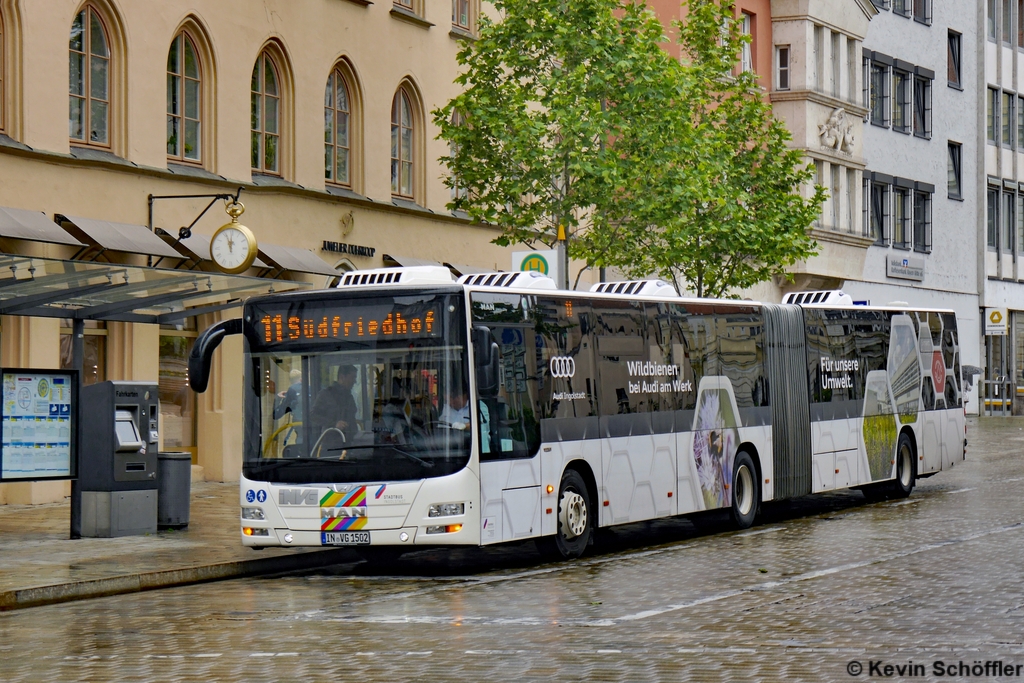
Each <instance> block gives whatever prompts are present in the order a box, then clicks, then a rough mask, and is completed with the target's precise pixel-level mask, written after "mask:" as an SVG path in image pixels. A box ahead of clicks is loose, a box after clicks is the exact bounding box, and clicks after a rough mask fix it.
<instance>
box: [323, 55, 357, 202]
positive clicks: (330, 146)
mask: <svg viewBox="0 0 1024 683" xmlns="http://www.w3.org/2000/svg"><path fill="white" fill-rule="evenodd" d="M351 127H352V96H351V91H350V90H349V87H348V81H347V80H346V79H345V75H344V74H343V73H341V69H339V68H335V69H334V70H333V71H332V72H331V75H330V77H328V79H327V89H326V90H325V91H324V178H325V179H326V180H327V181H328V182H332V183H337V184H338V185H345V186H351V184H352V130H351Z"/></svg>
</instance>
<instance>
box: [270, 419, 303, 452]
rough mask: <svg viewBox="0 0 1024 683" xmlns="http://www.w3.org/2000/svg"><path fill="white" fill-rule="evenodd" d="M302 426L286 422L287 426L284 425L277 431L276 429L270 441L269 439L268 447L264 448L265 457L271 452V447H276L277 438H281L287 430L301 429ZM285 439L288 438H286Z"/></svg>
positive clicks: (299, 423)
mask: <svg viewBox="0 0 1024 683" xmlns="http://www.w3.org/2000/svg"><path fill="white" fill-rule="evenodd" d="M301 426H302V422H286V423H285V424H283V425H281V426H280V427H278V428H277V429H275V430H274V433H273V434H271V435H270V438H269V439H267V443H266V445H265V446H263V457H266V456H267V453H269V452H270V448H271V446H273V445H274V442H275V441H276V440H277V437H279V436H280V435H281V432H283V431H285V430H286V429H291V428H293V427H301ZM285 438H287V437H285Z"/></svg>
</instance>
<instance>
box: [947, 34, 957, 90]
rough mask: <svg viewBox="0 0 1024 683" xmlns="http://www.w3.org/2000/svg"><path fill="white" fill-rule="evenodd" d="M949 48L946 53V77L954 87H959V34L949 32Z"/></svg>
mask: <svg viewBox="0 0 1024 683" xmlns="http://www.w3.org/2000/svg"><path fill="white" fill-rule="evenodd" d="M948 42H949V49H948V51H947V54H946V78H947V79H948V81H949V84H950V85H951V86H953V87H954V88H959V87H960V34H959V33H953V32H952V31H950V32H949V41H948Z"/></svg>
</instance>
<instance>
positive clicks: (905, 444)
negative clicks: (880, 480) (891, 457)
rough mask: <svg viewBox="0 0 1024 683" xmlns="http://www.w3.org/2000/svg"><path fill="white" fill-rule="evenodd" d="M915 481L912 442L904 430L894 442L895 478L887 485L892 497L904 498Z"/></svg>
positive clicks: (915, 473)
mask: <svg viewBox="0 0 1024 683" xmlns="http://www.w3.org/2000/svg"><path fill="white" fill-rule="evenodd" d="M916 482H917V468H916V467H914V444H913V442H911V440H910V436H908V435H907V433H906V432H903V433H902V434H900V440H899V442H898V443H897V444H896V478H895V479H893V480H892V483H891V485H890V487H889V496H890V497H892V498H906V497H907V496H909V495H910V492H911V491H913V490H914V484H915V483H916Z"/></svg>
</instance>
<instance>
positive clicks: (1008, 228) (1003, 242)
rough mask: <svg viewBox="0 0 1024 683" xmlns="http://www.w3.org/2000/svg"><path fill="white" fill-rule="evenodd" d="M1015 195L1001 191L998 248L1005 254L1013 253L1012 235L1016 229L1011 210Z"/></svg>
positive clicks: (1014, 203)
mask: <svg viewBox="0 0 1024 683" xmlns="http://www.w3.org/2000/svg"><path fill="white" fill-rule="evenodd" d="M1016 203H1017V202H1016V197H1015V196H1014V193H1013V192H1006V191H1004V192H1003V205H1002V207H1000V209H1001V211H1000V214H1001V215H1000V216H999V222H1000V223H1001V224H1002V231H1001V234H1000V235H999V239H1000V244H999V247H1000V250H1001V251H1002V252H1003V253H1006V254H1012V253H1013V237H1014V234H1013V233H1014V232H1015V231H1016V229H1017V221H1016V220H1014V217H1013V211H1014V209H1015V208H1016V206H1015V205H1016Z"/></svg>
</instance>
